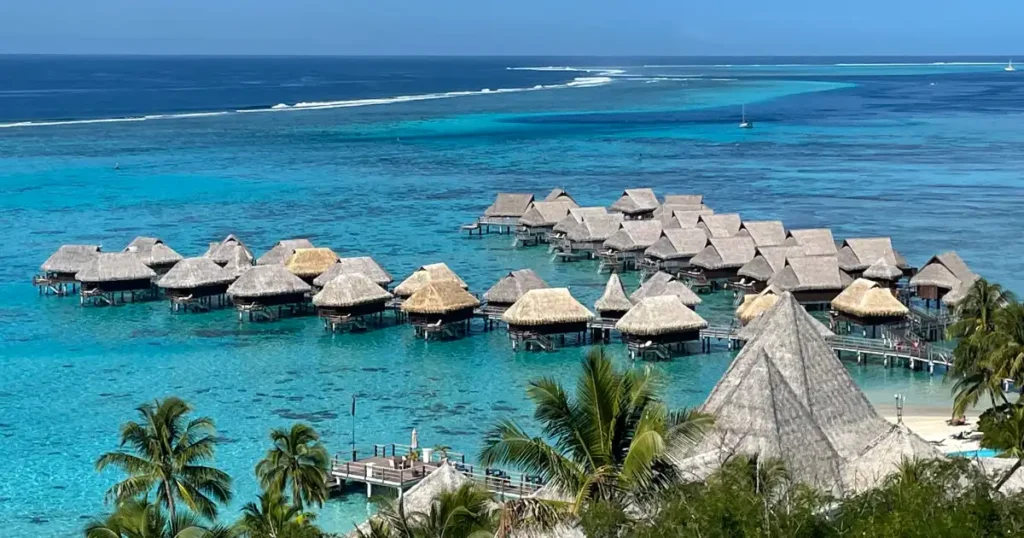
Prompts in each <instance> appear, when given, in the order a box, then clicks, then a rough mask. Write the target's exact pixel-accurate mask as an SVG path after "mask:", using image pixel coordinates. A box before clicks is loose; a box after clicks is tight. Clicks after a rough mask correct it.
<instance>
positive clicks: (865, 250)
mask: <svg viewBox="0 0 1024 538" xmlns="http://www.w3.org/2000/svg"><path fill="white" fill-rule="evenodd" d="M836 256H837V257H838V258H839V268H840V269H842V270H843V271H846V272H848V273H850V272H858V271H864V270H865V269H867V268H868V267H871V264H873V263H875V262H877V261H878V260H879V258H884V259H885V260H886V262H887V263H889V264H890V265H895V266H896V267H899V268H904V267H906V265H907V263H906V260H904V259H903V256H901V255H900V254H899V253H898V252H896V251H895V250H894V249H893V248H892V239H890V238H888V237H861V238H853V239H847V240H846V241H843V245H842V246H841V247H840V248H839V252H838V253H837V254H836Z"/></svg>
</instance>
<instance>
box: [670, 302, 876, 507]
mask: <svg viewBox="0 0 1024 538" xmlns="http://www.w3.org/2000/svg"><path fill="white" fill-rule="evenodd" d="M757 324H758V325H759V326H761V328H762V330H761V331H760V333H759V334H758V335H757V336H756V337H755V338H754V339H753V340H751V341H749V342H748V343H747V344H746V345H745V346H744V347H743V350H742V351H740V353H739V355H738V356H737V357H736V359H735V360H733V362H732V365H731V366H730V367H729V369H728V370H727V371H726V372H725V374H724V375H723V376H722V378H721V379H720V380H719V381H718V384H717V385H715V388H714V389H713V390H712V391H711V394H710V395H709V396H708V398H707V400H706V401H705V402H704V405H703V407H702V408H701V410H702V411H703V412H705V413H709V414H712V415H714V416H715V424H714V426H713V429H712V431H710V432H708V434H707V435H705V436H704V438H703V439H702V441H701V442H700V444H699V445H698V447H697V449H696V450H694V451H692V452H691V454H692V455H696V454H705V453H711V452H719V453H727V454H750V455H758V456H759V457H761V458H778V459H781V460H782V461H783V462H784V463H785V465H786V468H787V469H788V470H789V471H790V472H791V473H792V474H793V477H794V479H795V480H796V481H799V482H804V483H807V484H811V485H815V486H817V487H819V488H821V489H823V490H826V491H838V492H842V491H845V490H846V489H847V487H846V484H845V482H844V479H845V476H844V471H845V467H846V465H847V464H848V463H849V462H850V461H851V460H853V459H855V458H857V457H859V456H861V455H862V454H863V453H864V452H865V450H866V449H868V448H869V447H871V446H872V443H874V442H875V441H876V440H877V439H878V438H879V437H880V436H883V435H885V434H887V433H888V432H890V429H891V425H890V424H889V423H888V422H886V421H885V419H883V418H881V417H880V416H878V414H877V413H876V412H875V410H874V408H873V407H872V406H871V404H870V403H869V402H868V400H867V398H866V397H865V396H864V394H863V393H862V392H861V391H860V389H859V388H857V385H856V384H855V383H854V382H853V379H851V378H850V374H849V373H848V372H847V371H846V368H845V367H844V366H843V364H842V363H841V362H840V361H839V359H837V358H836V356H835V354H834V353H833V351H832V348H831V347H829V345H828V343H827V342H826V341H825V339H824V338H822V337H821V335H820V334H819V333H818V331H817V329H816V327H815V320H814V319H813V318H812V317H811V316H810V314H808V313H807V311H806V310H804V309H803V307H801V306H800V305H799V304H798V303H797V301H796V299H795V298H794V297H793V295H792V294H790V293H783V294H782V295H781V296H780V297H779V301H778V303H777V304H776V305H775V306H774V307H772V308H771V310H769V311H768V312H766V313H765V314H764V316H763V317H761V318H760V319H759V320H758V321H757ZM680 459H681V458H680Z"/></svg>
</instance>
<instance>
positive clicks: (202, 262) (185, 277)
mask: <svg viewBox="0 0 1024 538" xmlns="http://www.w3.org/2000/svg"><path fill="white" fill-rule="evenodd" d="M234 281H235V274H234V273H232V272H231V271H229V270H227V269H225V268H223V267H221V266H219V265H217V264H216V263H215V262H214V261H213V260H211V259H210V258H185V259H184V260H181V261H180V262H178V263H176V264H174V267H172V268H171V270H170V271H167V274H166V275H164V276H163V277H161V278H160V280H159V281H157V283H156V285H157V286H160V287H161V288H173V289H194V288H201V287H203V286H216V285H218V284H230V283H232V282H234Z"/></svg>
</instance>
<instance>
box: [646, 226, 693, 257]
mask: <svg viewBox="0 0 1024 538" xmlns="http://www.w3.org/2000/svg"><path fill="white" fill-rule="evenodd" d="M707 246H708V236H707V233H706V232H705V231H704V230H702V229H700V228H670V229H664V230H662V231H661V237H660V238H658V240H657V241H655V242H654V244H653V245H651V246H650V247H647V250H645V251H644V255H645V256H650V257H653V258H658V259H661V260H672V259H677V258H692V257H693V256H696V255H697V254H699V253H700V251H702V250H704V248H705V247H707Z"/></svg>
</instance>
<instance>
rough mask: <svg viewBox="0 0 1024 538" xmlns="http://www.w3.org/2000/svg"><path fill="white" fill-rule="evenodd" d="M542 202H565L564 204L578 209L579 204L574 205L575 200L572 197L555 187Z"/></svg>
mask: <svg viewBox="0 0 1024 538" xmlns="http://www.w3.org/2000/svg"><path fill="white" fill-rule="evenodd" d="M544 201H545V202H565V203H567V204H569V205H570V206H571V207H578V206H579V204H577V203H576V200H575V199H573V197H572V196H571V195H570V194H569V193H567V192H565V191H564V190H562V189H559V188H557V187H556V188H554V189H551V192H549V193H548V195H547V196H545V197H544Z"/></svg>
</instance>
